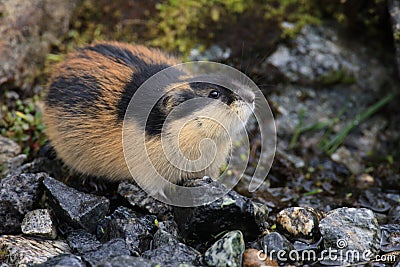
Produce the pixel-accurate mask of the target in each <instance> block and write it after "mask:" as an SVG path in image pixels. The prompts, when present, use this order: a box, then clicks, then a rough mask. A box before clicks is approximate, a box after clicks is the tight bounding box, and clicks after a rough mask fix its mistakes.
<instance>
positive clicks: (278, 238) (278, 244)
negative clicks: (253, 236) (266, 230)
mask: <svg viewBox="0 0 400 267" xmlns="http://www.w3.org/2000/svg"><path fill="white" fill-rule="evenodd" d="M261 246H262V250H263V252H264V253H265V254H266V255H268V256H272V259H274V260H275V261H282V263H286V264H287V262H293V261H295V260H297V259H290V258H289V257H288V255H290V252H291V251H294V250H295V248H294V246H293V244H292V243H290V242H289V240H287V239H286V237H284V236H283V235H281V234H279V233H278V232H273V233H270V234H268V235H266V236H264V237H262V239H261ZM272 251H275V253H272ZM279 251H284V253H285V254H284V257H286V259H287V260H285V261H283V259H281V258H279V259H278V252H279Z"/></svg>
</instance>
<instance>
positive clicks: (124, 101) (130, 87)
mask: <svg viewBox="0 0 400 267" xmlns="http://www.w3.org/2000/svg"><path fill="white" fill-rule="evenodd" d="M137 67H139V71H138V72H136V73H134V74H133V75H132V77H131V79H130V82H129V83H127V84H126V86H125V88H124V90H123V92H122V94H121V98H120V99H119V101H118V105H117V113H118V114H117V115H118V121H119V122H121V121H123V120H124V117H125V112H126V109H127V108H128V105H129V102H130V101H131V99H132V97H133V95H134V94H135V93H136V91H137V89H138V88H139V87H140V86H141V85H142V84H143V83H144V82H145V81H146V80H147V79H149V78H150V77H151V76H153V75H154V74H156V73H157V72H159V71H161V70H163V69H165V68H168V67H170V66H169V65H166V64H165V65H148V64H145V63H144V62H143V61H142V63H141V64H139V65H138V66H137Z"/></svg>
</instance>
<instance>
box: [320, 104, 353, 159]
mask: <svg viewBox="0 0 400 267" xmlns="http://www.w3.org/2000/svg"><path fill="white" fill-rule="evenodd" d="M348 107H349V98H347V99H346V103H345V104H344V105H343V107H342V108H341V109H340V110H339V114H338V116H337V117H336V118H334V119H332V120H331V125H330V127H329V128H328V130H327V131H326V132H325V133H324V135H323V136H322V137H321V140H320V141H319V144H318V147H319V148H320V149H321V150H323V151H326V150H327V147H326V145H327V143H328V141H327V140H328V138H329V136H330V135H331V134H332V131H333V127H335V125H336V124H338V123H339V121H340V119H341V118H342V116H343V115H344V113H345V112H346V110H347V108H348Z"/></svg>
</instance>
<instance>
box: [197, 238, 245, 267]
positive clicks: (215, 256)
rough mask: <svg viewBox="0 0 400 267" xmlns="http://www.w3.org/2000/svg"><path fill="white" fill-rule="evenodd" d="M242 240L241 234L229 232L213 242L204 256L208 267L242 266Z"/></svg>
mask: <svg viewBox="0 0 400 267" xmlns="http://www.w3.org/2000/svg"><path fill="white" fill-rule="evenodd" d="M243 253H244V240H243V235H242V232H240V231H231V232H229V233H227V234H225V235H224V236H223V237H222V238H221V239H219V240H218V241H217V242H215V243H214V244H213V245H212V246H211V247H210V248H209V249H208V250H207V251H206V253H205V254H204V262H205V263H207V264H208V265H209V266H221V267H222V266H227V267H228V266H229V267H236V266H237V267H240V266H242V260H243Z"/></svg>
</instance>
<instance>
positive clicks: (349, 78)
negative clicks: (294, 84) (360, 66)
mask: <svg viewBox="0 0 400 267" xmlns="http://www.w3.org/2000/svg"><path fill="white" fill-rule="evenodd" d="M355 82H356V78H355V77H354V75H353V74H349V73H347V72H346V71H345V70H342V69H340V70H336V71H334V70H332V71H330V72H329V73H327V74H325V75H323V76H321V77H319V78H318V83H319V84H321V85H333V84H338V83H341V84H353V83H355Z"/></svg>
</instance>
